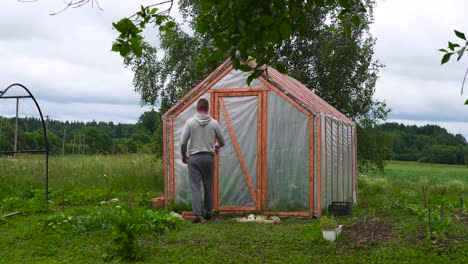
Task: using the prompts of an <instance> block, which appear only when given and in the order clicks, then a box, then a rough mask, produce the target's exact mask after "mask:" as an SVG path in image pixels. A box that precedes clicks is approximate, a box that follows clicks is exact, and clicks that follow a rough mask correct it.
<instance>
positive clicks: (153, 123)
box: [138, 110, 161, 135]
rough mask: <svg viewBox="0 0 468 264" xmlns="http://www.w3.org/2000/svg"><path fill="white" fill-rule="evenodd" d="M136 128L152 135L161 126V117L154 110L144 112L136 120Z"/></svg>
mask: <svg viewBox="0 0 468 264" xmlns="http://www.w3.org/2000/svg"><path fill="white" fill-rule="evenodd" d="M138 126H140V127H141V128H143V129H144V130H146V131H147V133H148V134H150V135H152V134H154V132H156V130H157V129H158V127H159V126H161V115H160V114H159V112H156V111H154V110H151V111H146V112H144V113H143V114H141V116H140V117H139V118H138Z"/></svg>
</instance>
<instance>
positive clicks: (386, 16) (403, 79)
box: [371, 0, 468, 137]
mask: <svg viewBox="0 0 468 264" xmlns="http://www.w3.org/2000/svg"><path fill="white" fill-rule="evenodd" d="M467 9H468V2H467V1H463V0H453V1H446V2H443V1H435V0H434V1H427V0H426V1H423V0H412V1H404V0H387V1H378V2H377V8H376V10H375V24H374V25H373V26H372V28H371V32H372V34H373V35H374V36H375V37H376V38H377V44H376V55H375V56H376V58H378V59H379V60H380V61H382V62H383V63H384V64H385V65H386V67H385V68H384V69H382V70H381V77H380V79H379V80H378V82H377V86H376V94H375V96H376V97H377V98H379V99H380V100H385V101H386V102H387V104H388V106H389V107H390V108H391V109H392V112H391V113H390V115H389V118H390V120H405V122H413V123H414V124H416V123H417V124H423V123H424V124H426V123H435V124H440V125H444V126H445V125H447V126H450V127H452V128H455V127H457V129H458V130H457V131H458V132H460V133H462V134H464V135H465V137H466V136H468V126H463V125H460V124H462V122H466V121H467V120H468V107H467V106H465V105H464V104H463V103H464V101H465V100H466V98H468V95H466V94H465V95H464V96H461V95H460V89H461V84H462V80H463V75H464V73H465V70H466V67H467V64H466V59H467V58H464V61H465V62H459V63H455V62H454V61H451V62H450V63H448V64H446V65H443V66H441V65H440V60H441V58H442V53H441V52H438V51H437V50H438V49H440V48H444V47H446V46H447V40H452V41H458V42H461V41H460V40H456V37H455V35H454V34H453V29H458V30H462V31H465V32H468V25H467V24H463V23H462V22H464V21H466V19H465V18H466V14H465V11H466V10H467ZM452 60H453V58H452ZM447 128H449V127H447Z"/></svg>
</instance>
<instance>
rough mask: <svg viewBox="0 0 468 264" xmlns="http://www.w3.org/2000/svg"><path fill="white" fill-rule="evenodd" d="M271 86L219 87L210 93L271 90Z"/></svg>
mask: <svg viewBox="0 0 468 264" xmlns="http://www.w3.org/2000/svg"><path fill="white" fill-rule="evenodd" d="M269 90H270V89H269V88H266V87H259V88H217V89H211V90H209V91H208V93H231V92H256V93H258V92H261V91H269Z"/></svg>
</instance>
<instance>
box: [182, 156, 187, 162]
mask: <svg viewBox="0 0 468 264" xmlns="http://www.w3.org/2000/svg"><path fill="white" fill-rule="evenodd" d="M182 162H183V163H184V164H187V163H188V157H187V156H183V157H182Z"/></svg>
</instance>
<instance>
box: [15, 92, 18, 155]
mask: <svg viewBox="0 0 468 264" xmlns="http://www.w3.org/2000/svg"><path fill="white" fill-rule="evenodd" d="M18 112H19V98H16V126H15V151H18ZM17 155H18V154H17V153H15V154H14V156H15V157H17Z"/></svg>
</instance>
